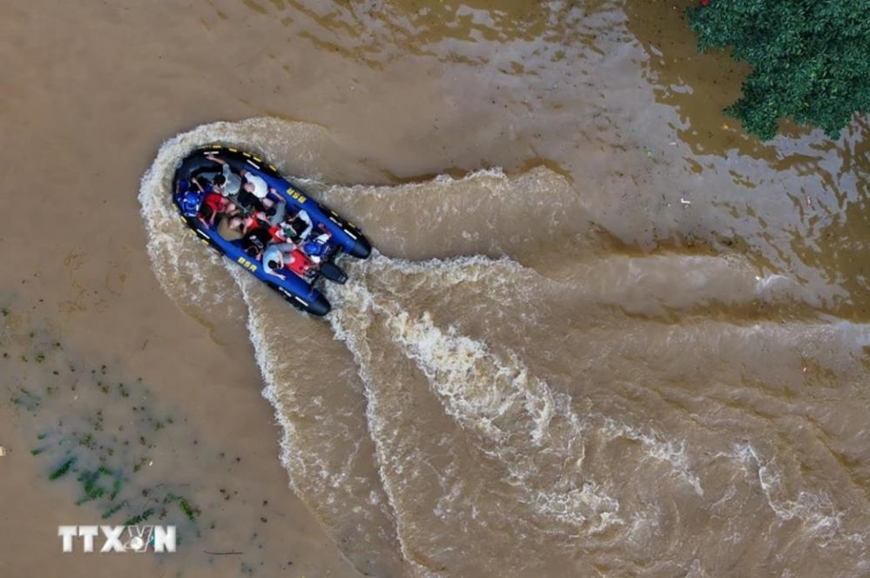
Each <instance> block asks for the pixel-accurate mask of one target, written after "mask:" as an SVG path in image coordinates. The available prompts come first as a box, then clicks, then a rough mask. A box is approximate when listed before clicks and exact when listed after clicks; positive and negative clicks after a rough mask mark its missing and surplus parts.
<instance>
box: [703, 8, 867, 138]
mask: <svg viewBox="0 0 870 578" xmlns="http://www.w3.org/2000/svg"><path fill="white" fill-rule="evenodd" d="M688 16H689V24H690V26H691V28H692V30H693V31H694V32H695V33H696V34H697V35H698V49H699V50H700V51H702V52H703V51H704V50H706V49H707V48H711V47H712V48H723V49H724V48H727V47H731V48H732V57H733V58H734V59H735V60H743V61H746V62H748V63H749V64H750V65H751V66H752V67H753V71H752V74H751V75H750V76H749V77H748V78H747V79H746V81H745V82H744V83H743V96H742V98H740V100H738V101H737V102H736V103H734V104H733V105H731V106H729V107H728V108H726V109H725V112H726V114H729V115H730V116H733V117H736V118H738V119H739V120H740V121H741V122H742V123H743V126H744V128H745V129H746V130H747V131H748V132H751V133H753V134H756V135H757V136H759V137H760V138H762V139H763V140H769V139H771V138H773V137H774V135H775V134H776V132H777V129H778V125H779V119H781V118H790V119H792V120H793V121H795V122H796V123H798V124H807V125H812V126H817V127H820V128H821V129H823V130H824V131H825V133H826V134H827V135H828V136H830V137H831V138H837V137H838V136H839V134H840V131H841V130H842V129H843V128H844V127H845V126H846V125H847V124H849V121H850V119H851V118H852V115H853V114H854V113H856V112H858V113H867V112H870V0H842V1H833V0H701V6H697V7H692V8H689V10H688Z"/></svg>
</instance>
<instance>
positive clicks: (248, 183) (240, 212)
mask: <svg viewBox="0 0 870 578" xmlns="http://www.w3.org/2000/svg"><path fill="white" fill-rule="evenodd" d="M172 190H173V202H174V204H175V206H176V208H177V209H178V212H179V215H180V216H181V219H182V220H183V221H184V223H185V224H186V225H187V226H188V227H190V229H192V230H193V231H194V232H195V234H196V235H197V236H198V237H199V238H200V240H201V241H202V242H203V243H204V244H206V245H208V246H210V247H212V248H213V249H214V250H215V251H217V252H218V253H220V254H221V255H223V256H225V257H227V258H228V259H230V260H232V261H234V262H236V263H237V264H238V265H240V266H241V267H243V268H245V269H247V270H248V272H250V273H251V274H252V275H254V276H255V277H257V278H258V279H260V280H261V281H263V282H264V283H266V284H267V285H268V286H269V287H271V288H272V289H274V290H275V291H277V292H278V293H279V294H280V295H281V296H282V297H284V299H286V300H287V301H289V302H290V303H291V304H292V305H293V306H294V307H296V308H297V309H300V310H302V311H307V312H308V313H311V314H312V315H319V316H322V315H326V314H327V313H329V310H330V305H329V301H327V299H326V297H325V296H324V295H323V293H322V291H321V289H320V288H319V287H320V286H321V285H322V281H321V280H322V279H326V280H329V281H332V282H336V283H344V282H345V281H346V280H347V276H346V275H345V273H344V271H342V270H341V269H340V268H339V267H338V266H337V265H336V259H337V258H338V257H339V256H340V255H342V254H344V253H347V254H348V255H351V256H353V257H356V258H358V259H365V258H367V257H368V256H369V255H370V254H371V244H370V243H369V241H368V240H367V239H366V238H365V237H364V236H363V235H362V233H360V231H359V229H357V228H356V227H355V226H354V225H352V224H351V223H349V222H347V221H346V220H344V219H342V218H341V217H340V216H339V215H338V214H336V213H335V212H334V211H332V210H330V209H328V208H327V207H325V206H323V205H321V204H320V203H318V202H317V201H315V200H314V199H312V198H310V197H309V196H308V195H307V194H306V193H305V192H303V191H302V190H300V189H299V188H297V187H296V186H294V185H292V184H291V183H289V182H287V180H285V179H284V178H282V177H281V175H279V174H278V171H277V170H276V169H275V167H274V166H272V165H270V164H268V163H267V162H265V161H264V160H263V159H261V158H258V157H257V156H254V155H252V154H250V153H247V152H244V151H240V150H238V149H234V148H231V147H226V146H221V145H212V146H209V147H205V148H201V149H197V150H195V151H194V152H192V153H191V154H190V155H188V156H187V157H185V158H184V159H183V160H181V161H180V162H179V163H178V166H177V168H176V171H175V177H174V179H173V183H172Z"/></svg>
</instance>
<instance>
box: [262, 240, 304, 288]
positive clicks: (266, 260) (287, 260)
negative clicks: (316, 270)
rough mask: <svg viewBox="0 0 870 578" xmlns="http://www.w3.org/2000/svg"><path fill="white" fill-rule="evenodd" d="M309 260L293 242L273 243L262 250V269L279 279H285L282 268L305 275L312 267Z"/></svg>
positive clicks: (301, 275)
mask: <svg viewBox="0 0 870 578" xmlns="http://www.w3.org/2000/svg"><path fill="white" fill-rule="evenodd" d="M313 266H314V265H313V264H312V262H311V260H310V259H308V257H307V256H306V255H305V253H303V252H302V251H300V250H299V248H298V247H297V246H296V245H295V244H294V243H273V244H271V245H269V246H268V247H266V250H265V251H264V252H263V271H265V272H266V273H268V274H269V275H273V276H275V277H278V278H280V279H286V278H287V277H286V275H285V274H284V273H282V272H281V270H282V269H289V270H290V271H292V272H293V273H296V274H297V275H299V276H300V277H305V275H307V274H308V271H309V270H310V269H311V268H312V267H313Z"/></svg>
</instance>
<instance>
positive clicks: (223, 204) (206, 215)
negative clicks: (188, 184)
mask: <svg viewBox="0 0 870 578" xmlns="http://www.w3.org/2000/svg"><path fill="white" fill-rule="evenodd" d="M238 212H239V210H238V207H236V205H235V203H233V202H232V201H231V200H229V199H228V198H227V197H224V196H223V195H221V194H220V193H218V192H214V191H212V192H210V193H206V195H205V198H204V199H203V200H202V205H201V206H200V208H199V214H200V220H201V221H202V222H203V223H204V224H206V225H207V226H209V227H214V224H215V220H216V219H217V218H218V217H219V216H221V215H223V214H227V215H228V216H234V215H235V214H237V213H238Z"/></svg>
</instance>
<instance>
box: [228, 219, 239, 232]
mask: <svg viewBox="0 0 870 578" xmlns="http://www.w3.org/2000/svg"><path fill="white" fill-rule="evenodd" d="M227 225H228V226H229V228H230V229H241V228H242V218H241V217H230V220H229V221H228V222H227Z"/></svg>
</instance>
